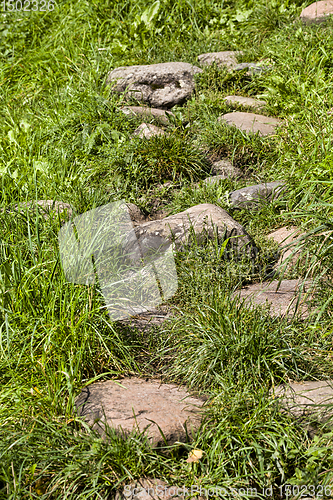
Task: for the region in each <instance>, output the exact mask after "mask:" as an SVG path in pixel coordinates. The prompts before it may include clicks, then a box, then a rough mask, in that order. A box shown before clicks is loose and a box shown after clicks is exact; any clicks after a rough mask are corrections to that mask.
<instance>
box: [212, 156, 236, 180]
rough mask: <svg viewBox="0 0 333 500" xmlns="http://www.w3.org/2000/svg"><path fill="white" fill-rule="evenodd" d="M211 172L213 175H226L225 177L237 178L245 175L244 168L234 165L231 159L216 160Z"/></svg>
mask: <svg viewBox="0 0 333 500" xmlns="http://www.w3.org/2000/svg"><path fill="white" fill-rule="evenodd" d="M211 173H212V174H213V175H224V178H225V179H229V178H230V179H236V178H238V177H241V176H242V175H243V172H242V170H241V169H240V168H238V167H234V166H233V164H232V163H231V161H229V160H227V159H223V160H219V161H215V162H214V163H213V165H212V169H211Z"/></svg>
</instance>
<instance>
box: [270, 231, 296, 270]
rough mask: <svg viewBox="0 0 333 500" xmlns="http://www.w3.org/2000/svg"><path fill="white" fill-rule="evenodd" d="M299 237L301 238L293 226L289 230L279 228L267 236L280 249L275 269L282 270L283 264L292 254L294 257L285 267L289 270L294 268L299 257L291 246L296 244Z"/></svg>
mask: <svg viewBox="0 0 333 500" xmlns="http://www.w3.org/2000/svg"><path fill="white" fill-rule="evenodd" d="M300 236H301V233H300V229H299V228H297V227H295V226H292V227H290V228H289V229H288V228H286V227H281V228H280V229H277V230H276V231H273V232H272V233H270V234H268V235H267V238H272V239H273V240H274V241H275V242H276V243H278V244H279V246H280V247H281V255H280V257H279V260H278V262H277V266H276V267H282V268H283V267H284V264H285V263H286V261H287V260H288V259H289V257H290V256H291V255H292V254H294V255H293V257H292V258H291V259H290V261H289V263H288V265H287V269H288V270H290V269H292V268H293V267H294V266H295V264H296V262H297V260H298V257H299V255H300V252H297V253H295V252H294V249H293V246H294V245H295V244H297V239H298V238H299V237H300ZM285 247H288V248H285Z"/></svg>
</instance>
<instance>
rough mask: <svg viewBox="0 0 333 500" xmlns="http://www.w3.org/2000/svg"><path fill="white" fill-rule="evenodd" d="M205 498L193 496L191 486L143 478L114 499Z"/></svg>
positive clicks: (128, 486)
mask: <svg viewBox="0 0 333 500" xmlns="http://www.w3.org/2000/svg"><path fill="white" fill-rule="evenodd" d="M185 498H186V500H194V499H195V500H203V499H204V497H203V496H195V497H192V496H191V488H186V487H185V486H170V485H169V484H167V483H166V482H165V481H162V480H161V479H151V478H142V479H138V480H137V481H134V482H132V483H130V484H129V485H127V486H126V487H125V488H124V489H123V490H122V491H121V492H119V491H118V492H117V493H116V495H115V497H114V500H171V499H174V500H185Z"/></svg>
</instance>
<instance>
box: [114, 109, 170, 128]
mask: <svg viewBox="0 0 333 500" xmlns="http://www.w3.org/2000/svg"><path fill="white" fill-rule="evenodd" d="M121 111H122V112H123V113H124V114H125V115H127V116H131V115H132V116H142V117H144V118H151V119H154V120H156V121H158V122H160V123H162V124H163V125H168V124H169V123H170V122H169V120H168V115H170V116H174V114H173V113H172V112H171V111H165V110H164V109H158V108H148V107H145V106H124V107H123V108H121Z"/></svg>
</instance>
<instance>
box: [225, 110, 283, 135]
mask: <svg viewBox="0 0 333 500" xmlns="http://www.w3.org/2000/svg"><path fill="white" fill-rule="evenodd" d="M218 120H219V121H220V122H225V123H227V124H228V125H234V126H235V127H236V128H238V129H239V130H243V131H244V132H248V133H249V132H251V133H253V134H256V133H257V132H259V134H260V135H262V136H267V135H271V134H274V132H275V128H276V127H277V125H279V124H280V123H282V121H281V120H279V119H277V118H272V117H268V116H264V115H257V114H255V113H245V112H243V111H234V112H233V113H227V114H225V115H222V116H220V117H219V119H218Z"/></svg>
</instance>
